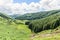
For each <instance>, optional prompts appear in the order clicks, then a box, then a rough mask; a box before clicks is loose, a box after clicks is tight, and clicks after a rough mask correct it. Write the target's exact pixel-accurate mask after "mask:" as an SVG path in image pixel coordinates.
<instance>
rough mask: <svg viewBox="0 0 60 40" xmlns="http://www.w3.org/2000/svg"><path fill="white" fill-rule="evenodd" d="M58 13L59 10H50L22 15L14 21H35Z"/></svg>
mask: <svg viewBox="0 0 60 40" xmlns="http://www.w3.org/2000/svg"><path fill="white" fill-rule="evenodd" d="M58 12H60V10H52V11H43V12H37V13H27V14H24V15H20V16H18V17H16V18H15V19H19V20H35V19H41V18H45V17H48V16H50V15H53V14H56V13H58Z"/></svg>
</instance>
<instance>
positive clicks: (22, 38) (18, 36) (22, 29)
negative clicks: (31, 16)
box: [0, 18, 31, 40]
mask: <svg viewBox="0 0 60 40" xmlns="http://www.w3.org/2000/svg"><path fill="white" fill-rule="evenodd" d="M2 19H3V18H2ZM4 20H5V21H4ZM4 20H0V40H29V36H30V35H31V31H30V30H29V29H28V27H27V25H24V24H15V23H14V22H12V23H11V24H9V23H8V22H7V20H6V19H4ZM20 22H21V21H20Z"/></svg>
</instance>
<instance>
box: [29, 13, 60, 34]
mask: <svg viewBox="0 0 60 40" xmlns="http://www.w3.org/2000/svg"><path fill="white" fill-rule="evenodd" d="M28 25H29V29H31V30H32V31H33V32H35V33H38V32H41V31H43V30H48V29H55V28H57V27H59V26H60V13H56V14H54V15H51V16H48V17H46V18H42V19H37V20H32V21H30V23H29V24H28Z"/></svg>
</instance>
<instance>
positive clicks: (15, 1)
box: [13, 0, 40, 4]
mask: <svg viewBox="0 0 60 40" xmlns="http://www.w3.org/2000/svg"><path fill="white" fill-rule="evenodd" d="M13 1H14V3H23V2H26V3H27V4H30V3H31V2H35V3H36V2H39V1H40V0H13Z"/></svg>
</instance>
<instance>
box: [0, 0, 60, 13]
mask: <svg viewBox="0 0 60 40" xmlns="http://www.w3.org/2000/svg"><path fill="white" fill-rule="evenodd" d="M53 9H60V0H58V1H57V0H40V2H38V3H34V2H31V3H30V4H27V3H25V2H24V3H13V0H0V12H5V13H8V14H10V13H11V14H24V13H31V12H38V11H42V10H53Z"/></svg>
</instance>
